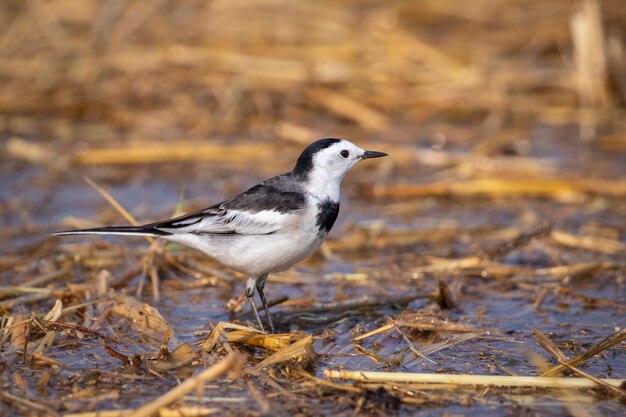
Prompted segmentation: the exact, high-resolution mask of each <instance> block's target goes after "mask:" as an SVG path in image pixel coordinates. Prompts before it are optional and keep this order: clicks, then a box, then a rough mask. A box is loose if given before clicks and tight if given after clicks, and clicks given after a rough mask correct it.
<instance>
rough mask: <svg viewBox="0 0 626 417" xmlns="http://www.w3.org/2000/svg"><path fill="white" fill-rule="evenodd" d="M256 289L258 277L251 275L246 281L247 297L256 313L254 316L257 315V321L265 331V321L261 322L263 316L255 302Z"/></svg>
mask: <svg viewBox="0 0 626 417" xmlns="http://www.w3.org/2000/svg"><path fill="white" fill-rule="evenodd" d="M255 289H256V279H254V278H252V277H250V278H248V281H246V298H247V299H248V304H250V308H251V309H252V312H253V313H254V317H256V321H257V323H259V328H260V329H261V331H262V332H265V329H264V328H263V323H262V322H261V317H259V312H258V311H257V309H256V304H255V303H254V290H255Z"/></svg>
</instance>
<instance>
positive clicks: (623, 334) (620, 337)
mask: <svg viewBox="0 0 626 417" xmlns="http://www.w3.org/2000/svg"><path fill="white" fill-rule="evenodd" d="M624 340H626V329H621V330H620V331H618V332H617V333H613V334H612V335H610V336H607V337H605V338H604V339H602V340H601V341H600V342H598V343H596V344H595V345H593V346H591V347H590V348H589V349H587V350H586V351H585V352H583V353H582V354H580V355H578V356H576V357H575V358H574V359H571V360H568V361H567V364H568V365H572V366H576V365H577V364H579V363H581V362H583V361H586V360H587V359H589V358H591V357H593V356H595V355H597V354H598V353H600V352H602V351H603V350H606V349H608V348H610V347H611V346H614V345H616V344H618V343H620V342H622V341H624ZM565 369H567V367H566V366H565V365H563V364H561V365H557V366H555V367H554V368H550V369H548V370H547V371H545V372H544V373H542V374H541V375H540V376H554V375H558V374H559V373H561V372H563V371H564V370H565Z"/></svg>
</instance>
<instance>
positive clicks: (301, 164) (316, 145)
mask: <svg viewBox="0 0 626 417" xmlns="http://www.w3.org/2000/svg"><path fill="white" fill-rule="evenodd" d="M381 156H387V154H386V153H383V152H376V151H366V150H363V149H361V148H359V147H358V146H356V145H355V144H354V143H352V142H350V141H347V140H345V139H320V140H318V141H316V142H313V143H312V144H310V145H309V146H307V148H306V149H305V150H304V151H303V152H302V154H301V155H300V157H299V158H298V162H297V163H296V166H295V167H294V169H293V171H292V174H293V175H295V176H296V177H298V178H299V179H301V180H303V181H306V182H307V183H309V184H310V185H311V186H313V187H314V188H317V189H318V190H316V191H318V192H321V191H322V190H321V189H319V188H332V187H333V186H335V185H336V187H337V198H338V192H339V190H338V187H339V185H340V184H341V180H342V179H343V177H344V176H345V175H346V173H347V172H348V171H350V169H351V168H352V167H353V166H354V165H355V164H356V163H357V162H359V161H362V160H364V159H368V158H379V157H381ZM328 191H329V192H330V191H331V190H328ZM331 194H334V193H332V192H331Z"/></svg>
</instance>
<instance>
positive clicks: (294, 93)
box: [0, 0, 626, 415]
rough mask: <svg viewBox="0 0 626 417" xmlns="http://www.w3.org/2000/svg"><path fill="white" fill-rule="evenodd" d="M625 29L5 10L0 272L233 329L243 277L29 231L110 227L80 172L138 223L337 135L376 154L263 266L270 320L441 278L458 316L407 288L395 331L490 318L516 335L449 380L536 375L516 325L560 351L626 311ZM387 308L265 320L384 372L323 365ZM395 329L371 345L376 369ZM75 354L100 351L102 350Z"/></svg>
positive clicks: (589, 339) (512, 1)
mask: <svg viewBox="0 0 626 417" xmlns="http://www.w3.org/2000/svg"><path fill="white" fill-rule="evenodd" d="M625 29H626V4H625V2H624V0H471V1H468V0H445V1H444V0H420V1H408V0H392V1H374V0H362V1H358V0H345V1H328V0H320V1H289V0H254V1H252V0H238V1H227V0H214V1H204V0H203V1H199V0H186V1H173V0H153V1H138V0H29V1H20V0H9V1H2V2H0V224H2V228H0V248H1V249H0V280H2V281H4V282H6V283H8V284H7V285H14V286H18V285H25V284H24V283H30V284H29V285H35V284H32V282H33V281H31V279H32V277H33V276H34V277H44V278H41V280H38V281H36V282H37V285H43V284H41V283H42V282H45V285H46V286H47V287H46V288H48V289H50V291H52V289H53V290H54V291H55V294H58V293H63V294H65V297H66V298H64V300H66V302H68V301H69V302H70V303H71V302H74V303H82V302H90V301H89V300H92V298H93V297H95V296H94V294H96V293H97V291H96V289H95V288H101V287H98V285H102V282H105V283H107V282H108V284H107V285H110V287H111V288H110V289H111V291H113V292H115V291H127V292H128V293H129V294H135V296H136V297H137V298H139V299H141V300H142V301H146V302H150V303H151V304H152V305H154V306H156V307H158V308H159V310H160V311H161V313H163V315H164V316H165V317H167V319H168V320H170V321H171V322H172V323H173V324H174V325H175V327H176V329H177V332H178V336H180V337H181V338H182V339H183V340H189V341H197V337H196V335H195V333H194V332H195V331H197V330H198V329H200V328H203V326H205V325H206V323H207V321H209V322H211V323H214V322H217V321H220V320H235V321H237V320H241V321H245V320H248V319H249V318H250V317H246V316H233V315H232V314H231V313H232V311H229V310H227V309H226V307H225V306H226V304H227V302H228V300H232V299H233V298H235V297H237V295H238V294H240V292H241V289H242V286H243V280H242V279H239V280H234V281H233V280H231V278H230V277H231V276H230V275H228V274H230V272H224V271H223V270H222V269H220V267H219V266H218V265H217V264H214V263H211V262H210V261H208V260H207V259H206V257H203V256H201V255H199V254H194V253H192V252H190V251H187V252H185V251H184V250H183V249H181V248H168V250H172V251H173V252H172V253H174V254H175V255H176V257H177V259H178V260H179V262H181V263H184V265H183V266H181V265H180V264H178V265H175V264H172V263H171V262H170V263H168V262H162V263H159V261H158V259H157V260H155V258H158V257H156V256H154V257H153V254H154V253H153V251H152V249H148V245H147V244H146V243H145V241H143V240H141V239H135V240H132V239H131V240H121V239H117V238H111V239H104V240H103V239H99V238H86V237H79V238H68V239H63V240H60V239H51V238H50V237H49V235H48V234H49V232H51V231H53V230H59V229H66V228H78V227H90V226H97V225H111V224H125V223H126V220H124V219H123V218H122V217H121V216H120V214H119V213H118V211H117V210H116V209H115V208H113V206H112V205H111V204H110V203H109V202H107V201H106V200H105V199H104V198H102V196H101V195H99V194H98V192H96V191H95V190H94V189H93V187H92V186H91V185H89V184H88V183H87V182H85V180H84V178H83V177H85V176H87V177H89V178H91V179H92V180H93V181H95V183H97V184H99V185H100V186H102V187H103V188H104V189H106V190H107V191H108V192H110V193H111V195H112V196H113V197H114V198H115V199H116V200H117V201H118V202H119V204H120V205H121V206H123V207H125V208H126V209H127V210H128V211H129V212H130V213H131V214H132V215H133V216H134V217H135V218H136V219H137V220H138V221H139V222H149V221H153V220H159V219H163V218H166V217H170V216H172V215H174V214H175V213H180V212H188V211H191V210H194V209H200V208H203V207H206V206H209V205H212V204H214V203H217V202H219V201H221V200H223V199H225V198H229V197H231V196H233V195H235V194H237V193H239V192H241V191H243V190H245V189H246V188H247V187H249V186H251V185H253V184H255V183H257V182H258V181H260V180H263V179H265V178H267V177H269V176H273V175H276V174H279V173H282V172H286V171H288V170H290V169H291V167H292V165H293V163H294V162H295V160H296V158H297V156H298V155H299V153H300V152H301V150H302V149H303V148H304V147H305V146H306V145H307V144H309V143H310V142H312V141H314V140H316V139H318V138H322V137H345V138H347V139H350V140H351V141H353V142H355V143H356V144H358V145H359V146H361V147H363V148H366V149H371V150H378V151H384V152H387V153H389V154H390V157H389V158H384V159H381V160H376V161H371V162H365V163H363V164H360V165H359V166H358V167H357V168H355V169H354V170H353V172H351V173H350V174H349V175H348V176H347V178H346V180H345V181H344V186H343V192H344V194H343V196H342V211H341V213H340V215H339V220H338V223H337V224H336V226H335V228H334V230H333V231H332V233H331V235H330V239H329V241H328V244H327V245H326V246H325V247H324V250H323V251H322V253H321V254H317V255H316V257H314V258H313V260H312V261H309V262H307V263H304V264H303V265H301V266H299V267H297V268H296V269H295V270H292V271H288V272H285V273H283V274H279V275H276V276H272V277H270V283H269V284H268V297H269V298H270V299H278V298H280V296H283V295H285V296H286V298H289V300H288V301H287V302H283V303H282V304H281V305H279V306H277V307H276V308H277V311H278V313H277V317H278V319H279V321H280V317H281V312H283V313H284V314H287V313H285V311H284V310H287V311H288V310H289V308H292V307H298V306H300V307H302V306H305V307H306V306H308V307H310V306H312V305H316V304H315V303H316V302H320V301H324V302H342V301H345V300H352V299H359V297H366V298H367V297H374V298H376V299H377V300H378V299H386V297H391V298H392V299H393V300H396V299H395V298H393V297H397V296H401V295H403V296H406V294H414V293H419V294H425V293H430V292H432V291H437V288H438V285H439V284H438V282H439V281H443V282H444V283H447V285H448V286H449V288H450V291H451V293H452V294H453V297H454V298H455V301H456V303H458V305H460V306H461V310H446V309H444V308H439V307H438V306H437V305H436V304H434V303H432V302H429V301H426V300H425V299H424V298H423V297H422V298H419V297H418V298H416V301H412V302H411V303H409V304H408V307H407V306H406V305H405V307H406V309H404V310H401V314H403V315H404V314H410V315H411V316H410V320H409V319H408V318H407V319H405V321H404V323H408V322H411V323H414V322H415V320H418V319H419V318H420V317H422V316H423V317H422V318H424V319H428V320H431V319H432V318H433V317H436V318H440V319H441V320H442V322H446V323H447V322H448V321H451V322H454V321H457V322H458V323H463V324H464V325H468V326H478V327H479V326H482V325H483V324H484V323H485V322H487V323H489V326H490V327H491V328H495V329H497V330H498V331H503V332H507V333H506V334H507V335H512V336H511V338H510V339H509V340H508V341H506V340H504V339H499V340H495V339H494V340H488V341H487V342H485V341H484V340H483V339H480V341H479V339H476V340H474V341H473V342H471V343H466V344H464V345H463V346H460V347H456V348H455V349H452V350H449V351H446V357H445V358H446V362H445V367H446V368H445V369H446V370H451V371H455V372H482V373H485V372H492V371H493V372H496V373H497V372H499V371H497V370H496V371H494V369H496V368H493V365H491V366H492V368H488V365H485V362H484V361H483V359H484V357H486V356H481V355H483V354H485V355H487V354H488V355H492V354H493V355H494V356H493V358H495V359H493V360H494V362H498V363H499V365H498V366H500V365H501V364H505V365H506V366H507V367H509V368H510V369H513V370H514V371H515V372H519V373H529V372H530V373H532V372H535V369H534V367H533V366H534V365H532V364H530V362H529V361H528V360H527V359H528V356H527V352H526V351H523V352H522V351H520V350H519V349H520V348H519V346H520V343H522V344H524V345H526V346H529V345H532V346H535V342H534V339H533V336H532V332H531V330H530V329H531V327H533V326H538V327H541V328H542V329H544V330H545V331H551V332H553V333H552V336H553V337H554V338H556V340H557V341H559V342H561V343H562V346H564V347H563V348H564V349H565V350H566V352H567V353H568V354H570V355H575V354H576V353H577V352H578V351H579V350H580V349H581V348H580V346H588V345H589V344H591V343H593V342H595V341H597V340H599V339H600V338H602V337H605V336H607V334H611V333H612V332H613V331H614V329H616V328H617V327H616V326H617V325H618V323H620V322H621V323H623V320H624V307H623V306H624V273H623V271H625V270H626V267H624V264H625V263H626V224H625V223H624V218H626V182H625V181H624V180H623V179H624V177H625V175H626V157H625V155H626V117H625V114H624V113H625V107H626V49H625V48H626V30H625ZM538 225H539V227H538V228H537V226H538ZM179 255H180V256H179ZM468 259H471V261H468ZM459 260H463V262H460V261H459ZM155 264H156V266H155ZM146 265H152V266H149V267H148V266H146ZM103 274H104V275H103ZM51 277H52V278H51ZM103 277H104V278H103ZM181 277H184V279H179V278H181ZM159 278H160V279H159ZM373 278H374V279H373ZM148 279H150V280H151V283H152V287H151V289H150V290H148V287H147V285H148V284H147V280H148ZM144 281H145V282H146V287H145V288H146V290H145V291H143V289H144ZM159 286H161V287H159ZM12 288H13V287H12ZM159 288H160V291H159ZM98 291H100V290H98ZM51 294H52V293H51ZM159 294H165V296H163V297H159ZM2 297H4V298H6V297H9V296H7V295H6V293H5V294H4V295H3V296H2ZM72 297H73V298H72ZM90 297H91V298H90ZM416 297H417V296H416ZM4 298H3V299H4ZM11 300H12V299H9V301H8V302H7V301H6V300H4V301H0V307H1V308H2V309H9V310H11V312H13V313H16V314H17V313H19V314H23V315H24V317H27V316H28V314H29V309H30V308H31V307H33V305H34V306H35V307H34V308H36V309H38V311H44V312H45V311H48V310H49V309H50V307H51V305H52V300H53V297H52V295H49V298H47V299H44V298H39V299H36V300H39V301H34V302H33V301H32V300H33V299H28V300H30V301H28V302H23V301H20V302H19V303H17V302H14V301H11ZM20 300H21V299H20ZM240 301H241V300H240ZM394 302H395V301H394ZM3 303H5V304H3ZM24 303H25V304H24ZM7 306H10V307H7ZM239 308H241V306H239ZM281 309H282V310H281ZM4 311H6V310H4ZM546 312H547V313H546ZM81 314H82V313H81ZM94 314H95V313H94ZM391 314H398V311H397V310H393V311H391V312H390V311H389V310H386V309H382V310H378V309H377V308H374V309H373V311H369V310H368V312H367V313H363V314H362V315H360V316H358V317H355V316H354V315H353V316H349V317H347V318H346V317H344V316H340V317H339V318H336V317H334V316H332V317H331V318H330V319H329V320H326V321H323V320H321V319H320V318H319V317H317V319H320V321H315V320H312V319H310V318H309V319H308V321H307V319H302V320H300V321H298V320H299V319H297V318H294V317H293V316H289V317H290V318H289V319H285V318H284V316H283V320H282V329H283V330H287V329H291V330H304V331H307V332H318V333H319V332H322V331H326V330H328V331H329V332H331V333H332V332H334V334H336V335H337V339H336V340H334V341H330V339H328V340H326V339H324V340H317V339H316V345H315V349H316V350H317V351H322V352H324V353H325V354H327V355H328V357H329V358H332V363H333V364H334V365H336V366H348V367H349V366H356V367H364V366H365V365H367V366H368V367H369V368H370V369H371V368H373V369H378V368H381V369H387V368H385V366H383V365H381V363H380V362H377V363H376V364H374V365H372V363H371V362H370V360H369V359H363V357H362V356H359V355H360V353H359V352H361V351H357V353H356V354H355V355H352V356H349V355H343V356H342V354H343V353H345V352H354V350H351V349H353V347H352V343H353V342H352V339H351V337H352V336H351V333H350V332H351V331H355V332H358V331H361V330H362V331H366V330H371V329H373V328H375V327H376V326H379V325H382V324H383V323H384V322H385V321H384V320H386V319H387V318H388V317H390V315H391ZM416 317H417V318H416ZM67 320H70V318H67ZM71 320H75V321H76V322H78V323H81V325H83V326H87V327H88V326H93V327H94V328H101V327H98V326H104V324H102V322H96V321H94V320H91V321H89V320H87V319H86V318H85V317H83V316H82V315H78V314H76V315H75V316H72V317H71ZM411 320H412V321H411ZM565 322H567V323H568V325H567V326H565V327H566V328H565V327H564V325H563V323H565ZM94 323H95V324H94ZM429 323H430V321H429ZM290 326H291V327H290ZM329 329H330V330H329ZM508 332H512V333H508ZM516 332H517V333H516ZM122 334H123V333H122ZM342 335H343V336H342ZM127 336H128V337H134V335H133V333H132V332H130V333H129V334H128V335H127ZM413 336H415V335H412V334H409V337H410V338H411V341H412V342H414V343H416V344H420V343H424V345H427V344H429V343H431V342H434V341H438V340H440V339H438V337H440V336H441V335H433V337H432V338H430V339H428V340H426V338H419V337H413ZM429 337H430V336H429ZM475 337H477V336H475ZM571 339H575V342H572V341H571ZM403 340H404V339H399V338H398V339H394V340H392V341H390V340H387V339H385V340H383V341H382V342H380V344H379V345H377V346H376V347H372V349H374V350H376V352H377V354H379V355H382V356H386V357H390V356H391V355H392V353H393V355H395V354H396V353H397V352H398V350H399V349H400V348H399V347H398V346H404V343H405V342H404V341H403ZM406 340H407V341H408V339H406ZM464 340H467V339H464ZM1 342H2V339H0V345H1ZM77 343H78V342H77ZM377 343H378V342H377ZM459 343H460V342H459ZM585 344H586V345H585ZM78 346H80V348H77V349H82V351H81V352H83V353H84V352H88V353H91V352H96V353H98V354H100V355H103V356H104V357H108V356H107V353H106V352H103V351H102V348H101V346H100V345H99V344H98V343H97V342H96V341H87V342H80V343H79V345H78ZM346 346H347V347H346ZM380 346H382V348H380ZM379 348H380V349H379ZM403 348H404V347H403ZM529 349H530V348H529ZM537 349H539V348H537ZM568 349H569V350H568ZM577 349H578V350H577ZM131 350H132V349H131ZM336 352H339V353H340V354H338V355H337V356H333V355H334V354H335V353H336ZM485 352H487V353H485ZM511 352H513V353H511ZM541 352H543V351H541ZM131 353H132V352H131ZM50 355H52V356H54V357H55V358H57V359H58V360H65V359H67V362H72V360H74V359H75V358H67V357H66V356H64V355H68V353H67V351H66V350H63V349H57V348H56V347H55V348H53V349H52V350H51V351H50ZM129 356H132V355H130V354H129ZM510 356H514V357H515V358H521V359H520V360H519V361H518V362H511V361H509V358H510ZM409 357H410V358H409ZM489 357H492V356H489ZM472 359H475V361H474V362H472ZM605 359H606V358H605ZM437 360H438V361H439V359H437ZM606 360H607V363H606V364H605V363H603V362H601V361H600V362H598V363H596V364H595V365H594V366H595V367H594V368H592V369H590V370H589V369H588V371H590V372H591V373H594V374H596V375H598V374H600V373H602V372H605V371H606V370H607V369H612V370H613V372H616V373H620V372H621V375H622V376H623V375H624V370H625V369H626V361H625V360H624V350H623V349H622V350H621V351H619V353H618V354H616V355H613V356H612V357H611V358H609V359H606ZM399 361H400V362H399V363H402V364H403V367H404V368H403V369H405V370H406V369H408V370H413V371H414V370H416V369H418V370H420V371H421V370H426V371H429V370H430V371H435V370H437V371H439V370H440V369H443V368H441V367H442V366H444V365H443V364H442V363H441V362H442V361H439V363H436V362H435V361H432V363H431V362H428V361H426V362H424V361H421V360H420V359H419V358H418V359H415V358H413V357H412V354H410V353H408V354H407V356H406V357H405V358H404V359H399ZM72 366H74V368H71V369H73V370H74V371H76V372H82V371H83V369H87V368H89V367H90V366H91V365H90V364H84V363H77V364H74V365H72ZM98 366H102V367H103V369H104V368H105V367H106V366H109V368H108V369H114V365H111V364H109V365H103V364H99V365H98ZM66 369H68V368H66ZM498 369H499V368H498ZM507 372H509V371H507ZM606 372H609V374H610V371H606ZM318 376H321V374H319V372H318ZM0 380H1V378H0ZM31 382H32V381H31ZM31 385H32V384H31ZM266 388H267V386H266V387H265V388H264V389H266ZM59 389H61V388H59ZM63 389H67V390H69V389H70V387H65V388H63ZM269 389H270V390H271V389H272V388H271V387H270V388H269ZM159 390H161V391H162V390H163V387H160V388H158V389H157V391H159ZM146 395H154V393H153V392H148V393H147V394H146ZM76 401H78V403H77V404H78V405H76V408H77V409H79V410H80V409H82V408H81V407H82V405H81V404H82V403H80V400H76ZM120 401H121V402H122V403H124V401H126V403H124V404H126V405H128V404H131V405H132V404H134V403H132V401H135V400H132V399H130V400H129V399H126V398H123V399H122V400H120ZM424 401H426V402H428V401H434V400H433V398H432V397H428V398H426V399H424ZM468 401H469V400H468ZM338 404H339V403H338ZM103 406H106V401H104V402H102V403H98V405H97V406H96V408H102V407H103ZM232 407H234V408H235V409H236V407H237V405H236V404H235V405H233V406H232ZM329 407H331V408H332V407H334V405H332V406H329ZM339 407H340V406H339ZM603 407H608V408H607V410H611V409H614V411H613V412H617V413H619V411H615V408H614V407H619V405H618V404H617V403H609V404H608V405H607V404H604V405H603ZM611 407H613V408H611ZM105 408H106V407H105ZM0 410H1V409H0ZM458 410H460V409H458ZM335 411H336V410H335ZM561 411H562V410H561ZM605 411H606V410H605ZM607 413H608V414H610V413H611V412H609V411H607ZM349 414H350V413H349ZM557 414H559V413H558V412H557ZM350 415H351V414H350ZM581 415H582V414H581Z"/></svg>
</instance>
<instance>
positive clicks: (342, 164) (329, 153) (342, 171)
mask: <svg viewBox="0 0 626 417" xmlns="http://www.w3.org/2000/svg"><path fill="white" fill-rule="evenodd" d="M364 155H365V151H364V150H363V149H361V148H359V147H358V146H356V145H355V144H354V143H352V142H349V141H347V140H344V139H342V140H341V141H339V142H337V143H334V144H333V145H331V146H329V147H328V148H326V149H322V150H321V151H319V152H317V153H316V154H315V155H314V156H313V167H314V168H313V172H314V173H315V174H314V175H320V174H322V176H328V177H331V178H336V179H337V180H339V181H341V179H342V178H343V177H344V175H346V173H347V172H348V171H350V169H351V168H352V167H353V166H354V165H355V164H356V163H357V162H359V161H360V160H362V159H363V156H364ZM323 174H326V175H323Z"/></svg>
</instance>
